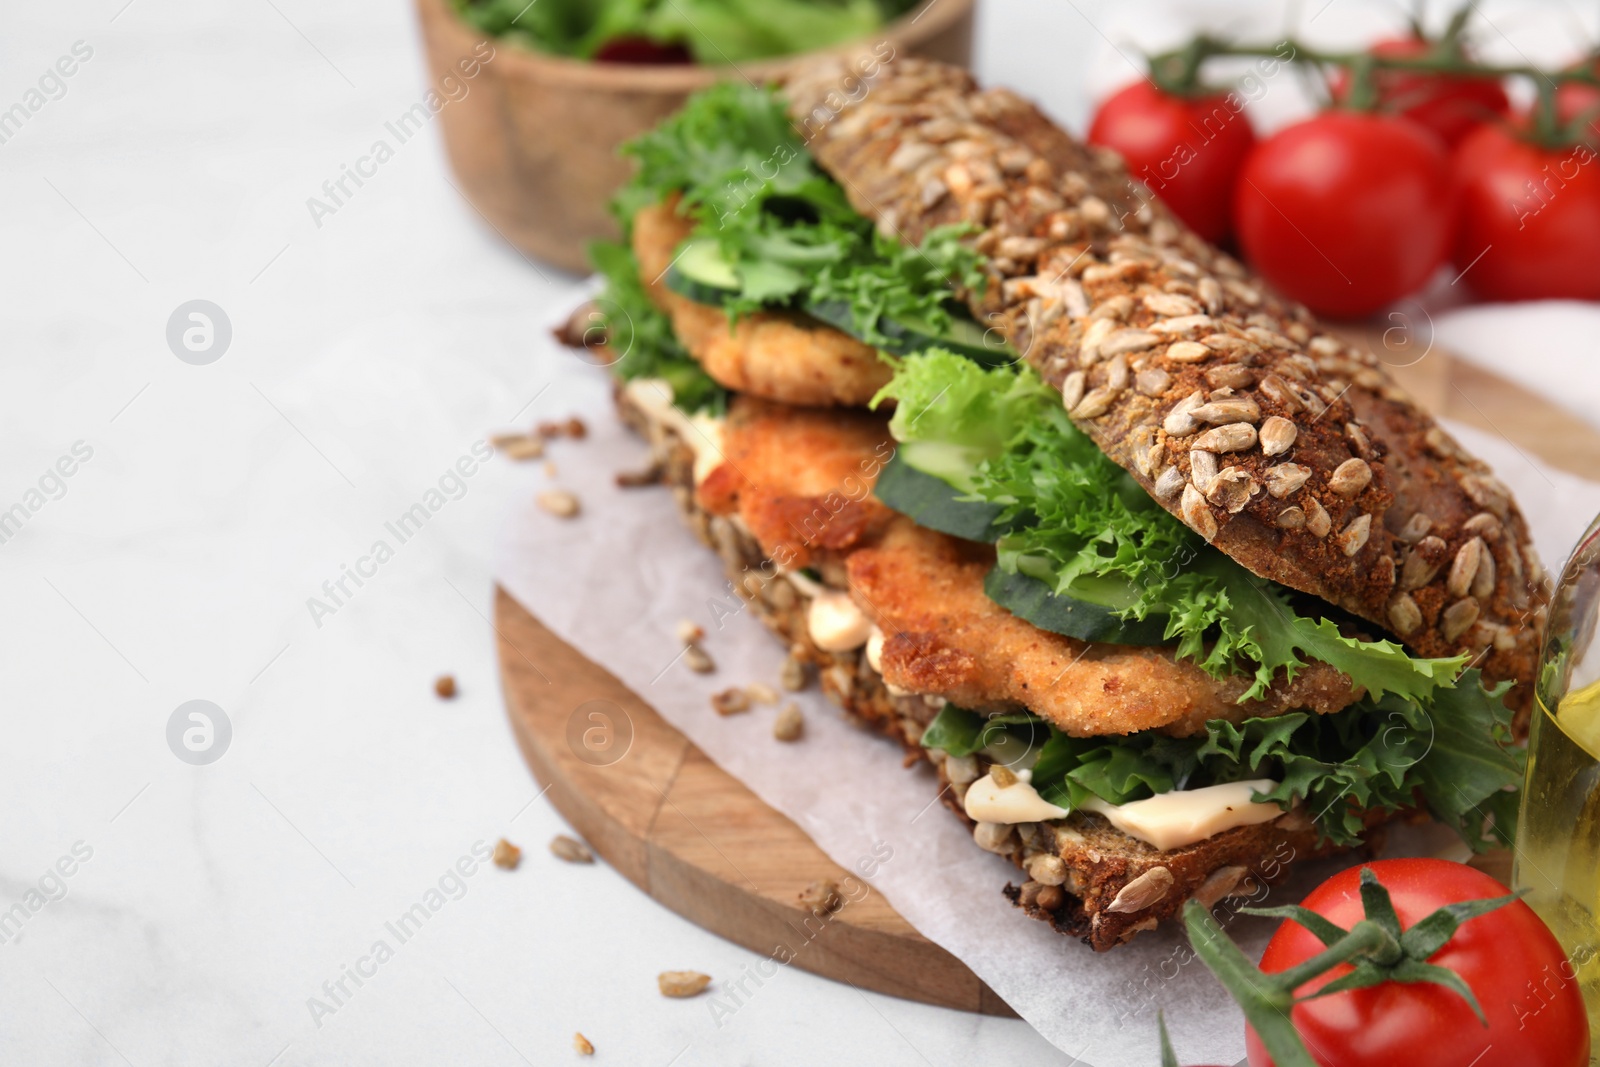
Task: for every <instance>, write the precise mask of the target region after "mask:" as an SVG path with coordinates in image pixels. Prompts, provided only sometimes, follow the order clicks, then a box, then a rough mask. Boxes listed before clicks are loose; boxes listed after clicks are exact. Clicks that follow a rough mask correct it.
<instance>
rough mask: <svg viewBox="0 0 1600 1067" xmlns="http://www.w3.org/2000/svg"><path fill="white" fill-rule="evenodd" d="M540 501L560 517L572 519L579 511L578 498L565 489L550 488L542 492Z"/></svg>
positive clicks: (544, 507) (551, 512)
mask: <svg viewBox="0 0 1600 1067" xmlns="http://www.w3.org/2000/svg"><path fill="white" fill-rule="evenodd" d="M538 503H539V506H540V507H541V508H543V509H544V510H546V511H548V512H549V513H550V514H552V515H554V516H556V517H557V518H559V519H570V518H572V517H573V516H574V515H576V514H577V513H578V498H577V497H576V496H574V495H573V494H572V493H569V492H567V491H566V490H565V489H548V490H546V491H545V492H543V493H540V494H539V496H538Z"/></svg>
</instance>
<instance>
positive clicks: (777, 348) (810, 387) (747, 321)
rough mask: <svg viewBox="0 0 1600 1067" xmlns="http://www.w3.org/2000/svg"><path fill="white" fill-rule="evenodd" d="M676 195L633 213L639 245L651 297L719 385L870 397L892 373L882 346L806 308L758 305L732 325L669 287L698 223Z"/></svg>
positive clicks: (764, 393)
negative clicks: (677, 258)
mask: <svg viewBox="0 0 1600 1067" xmlns="http://www.w3.org/2000/svg"><path fill="white" fill-rule="evenodd" d="M676 208H677V201H676V200H675V199H674V200H671V201H668V202H666V203H662V204H657V205H654V206H652V207H647V208H644V209H643V210H641V211H639V212H638V213H637V214H636V215H635V216H634V219H633V252H634V256H635V257H636V258H637V259H638V262H639V276H640V278H642V279H643V280H644V281H645V282H646V288H647V290H648V292H649V294H650V299H651V300H652V301H653V302H654V303H655V305H656V306H657V307H659V308H660V309H661V310H662V311H665V312H666V313H667V315H668V317H670V318H671V319H672V329H673V332H674V333H675V334H677V337H678V340H680V341H682V342H683V346H684V347H685V348H686V349H688V350H689V354H690V355H691V356H693V357H694V358H695V359H696V360H697V361H699V363H700V365H701V366H702V367H704V368H705V371H706V373H707V374H709V375H711V377H712V378H714V379H715V380H716V381H717V383H718V384H720V385H722V386H723V387H725V388H728V389H733V390H735V391H737V392H741V393H749V394H751V395H753V396H761V397H768V398H770V399H773V400H782V401H785V402H787V403H790V404H815V405H822V406H828V405H834V404H851V405H859V404H865V403H866V402H867V401H868V400H869V399H871V398H872V395H873V394H874V393H876V392H877V391H878V390H879V389H881V388H882V387H883V386H884V385H886V384H887V383H888V381H889V378H890V376H891V374H892V373H893V372H892V370H891V369H890V367H889V365H888V364H887V363H885V362H884V361H883V360H882V359H880V358H879V357H878V353H877V351H876V350H875V349H873V348H871V347H869V346H868V345H864V344H862V343H861V342H860V341H857V340H856V339H855V338H853V337H851V336H849V335H848V334H845V333H841V332H840V331H838V330H836V329H834V328H833V327H831V326H828V325H825V324H824V323H821V322H818V321H817V320H816V319H813V318H810V317H809V316H806V315H800V314H793V313H790V312H780V311H758V312H754V313H751V314H749V315H744V316H742V317H741V318H740V319H739V321H738V323H737V324H735V325H732V326H730V325H729V323H728V315H727V313H726V312H724V311H722V310H721V309H720V308H714V307H709V306H707V305H705V304H697V303H695V302H694V301H693V300H690V299H688V298H687V297H684V296H681V295H679V294H678V293H675V292H673V291H672V290H671V289H668V288H667V285H666V273H667V267H668V266H669V265H670V264H671V263H672V257H673V255H674V254H675V253H676V252H677V249H678V246H679V244H681V243H682V242H683V240H684V238H686V237H688V236H689V233H690V231H691V230H692V229H693V228H694V226H693V223H691V222H690V221H689V220H688V219H686V218H684V217H683V216H681V215H679V214H678V213H677V210H676Z"/></svg>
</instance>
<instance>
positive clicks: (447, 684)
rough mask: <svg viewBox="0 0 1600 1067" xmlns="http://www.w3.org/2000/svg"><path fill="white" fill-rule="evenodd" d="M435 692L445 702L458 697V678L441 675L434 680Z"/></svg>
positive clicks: (450, 675)
mask: <svg viewBox="0 0 1600 1067" xmlns="http://www.w3.org/2000/svg"><path fill="white" fill-rule="evenodd" d="M433 691H434V692H435V693H437V694H438V695H439V697H440V698H441V699H443V700H450V699H452V698H453V697H454V696H455V695H456V678H455V675H453V674H441V675H439V677H437V678H435V679H434V680H433Z"/></svg>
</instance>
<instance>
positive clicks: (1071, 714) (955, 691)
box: [699, 396, 1361, 737]
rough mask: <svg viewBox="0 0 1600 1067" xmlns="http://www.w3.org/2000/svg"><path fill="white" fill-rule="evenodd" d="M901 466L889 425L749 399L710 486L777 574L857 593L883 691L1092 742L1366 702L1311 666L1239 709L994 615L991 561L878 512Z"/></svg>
mask: <svg viewBox="0 0 1600 1067" xmlns="http://www.w3.org/2000/svg"><path fill="white" fill-rule="evenodd" d="M892 452H893V441H892V439H891V438H890V437H889V433H888V430H887V428H886V420H885V419H884V418H883V417H881V416H877V415H871V414H868V413H866V412H860V411H835V410H828V409H819V408H798V407H791V406H789V405H785V404H776V403H772V402H771V401H764V400H758V399H756V398H754V397H747V396H737V397H734V398H733V400H732V402H731V404H730V406H729V410H728V419H727V422H726V424H725V426H724V429H723V439H722V454H723V462H722V464H721V465H720V466H718V467H717V468H716V469H714V470H713V471H712V472H711V474H710V476H709V477H708V478H707V479H706V480H705V481H704V482H703V483H702V484H701V486H700V489H699V499H700V502H701V504H702V506H704V507H705V508H706V509H707V510H708V511H710V512H711V513H712V514H715V515H733V514H737V515H738V516H739V518H740V519H741V520H742V521H743V523H744V525H745V527H746V528H747V529H748V530H749V531H750V533H751V534H752V535H753V536H754V537H755V539H756V540H757V541H758V542H759V543H760V545H761V547H762V550H763V551H764V552H765V554H766V556H767V558H769V559H779V560H784V559H786V560H788V564H787V565H788V567H789V568H798V567H805V566H815V567H817V568H819V570H821V572H822V574H823V575H824V577H825V578H829V577H834V578H837V579H842V580H841V581H840V582H839V584H841V585H842V586H844V587H845V588H847V589H848V591H849V593H850V594H851V596H852V597H854V599H855V601H856V603H857V604H858V605H859V606H860V607H861V609H862V610H863V611H864V612H865V613H866V614H867V616H868V617H869V618H870V619H871V621H872V622H873V623H874V624H875V625H877V626H878V627H879V628H880V629H881V630H882V631H883V633H884V635H885V640H884V643H883V651H882V655H881V657H880V669H881V672H882V674H883V677H884V680H885V681H887V682H888V683H889V684H890V685H892V686H895V687H897V688H901V689H905V690H908V691H912V692H919V693H924V692H937V693H941V694H944V695H945V696H947V697H948V698H949V699H950V700H953V701H955V702H956V703H958V704H960V705H962V706H963V707H969V708H974V709H985V710H989V709H1004V708H1013V709H1014V708H1019V707H1021V708H1026V709H1028V710H1029V711H1032V712H1035V713H1037V714H1039V715H1042V716H1044V717H1045V718H1046V719H1048V720H1049V721H1050V722H1051V723H1052V724H1054V725H1055V726H1056V727H1058V728H1059V729H1061V730H1064V731H1066V732H1067V733H1069V734H1073V735H1076V736H1083V737H1091V736H1098V735H1103V734H1130V733H1135V732H1137V731H1140V730H1153V729H1160V730H1162V731H1164V732H1166V733H1170V734H1173V735H1180V736H1181V735H1185V734H1193V733H1198V732H1202V731H1203V730H1204V728H1205V723H1206V722H1207V721H1208V720H1213V719H1228V720H1230V721H1242V720H1244V719H1246V718H1250V717H1252V716H1263V715H1275V714H1281V713H1282V712H1284V711H1289V710H1311V711H1316V712H1319V713H1326V712H1332V711H1338V710H1339V709H1341V708H1343V707H1346V706H1348V705H1349V704H1350V703H1351V702H1352V701H1354V700H1356V699H1358V698H1359V697H1360V696H1361V691H1360V690H1358V689H1354V688H1352V687H1351V685H1350V680H1349V679H1348V678H1346V677H1345V676H1344V675H1342V674H1340V673H1339V672H1338V671H1336V670H1334V669H1333V668H1331V667H1328V666H1327V665H1326V664H1322V663H1312V664H1309V665H1308V666H1307V667H1306V668H1305V669H1304V670H1302V671H1301V672H1300V673H1299V674H1298V675H1297V676H1296V677H1295V679H1294V680H1293V681H1292V682H1289V681H1286V680H1284V679H1283V678H1281V677H1280V678H1279V679H1278V680H1277V681H1276V682H1275V683H1274V684H1273V686H1272V687H1271V688H1270V689H1269V690H1268V693H1267V696H1266V697H1265V698H1264V699H1262V700H1252V701H1248V702H1246V703H1244V704H1240V703H1238V702H1237V701H1238V698H1239V696H1240V695H1241V694H1242V693H1243V692H1244V691H1245V689H1246V688H1248V686H1249V679H1247V678H1245V677H1225V678H1220V679H1219V678H1213V677H1212V676H1211V675H1209V674H1207V673H1206V672H1205V671H1203V670H1201V669H1200V668H1199V667H1198V666H1196V665H1195V664H1194V663H1193V662H1189V661H1180V660H1176V659H1174V658H1173V655H1172V652H1171V650H1170V649H1167V648H1162V647H1151V646H1140V645H1111V644H1101V643H1094V642H1083V641H1077V640H1074V639H1073V638H1070V637H1065V636H1063V635H1061V634H1054V633H1048V632H1046V631H1044V630H1041V629H1039V628H1038V627H1036V626H1034V625H1032V624H1031V623H1028V622H1025V621H1024V620H1022V619H1019V618H1017V617H1016V616H1015V615H1013V614H1011V613H1010V612H1009V611H1006V610H1005V609H1004V608H1002V607H1000V606H999V605H998V604H996V603H995V602H994V601H992V600H990V599H989V597H988V596H986V595H985V594H984V591H983V579H984V575H985V574H987V573H988V571H989V568H990V567H991V566H993V564H994V549H993V548H992V547H991V546H989V545H980V544H974V543H973V542H970V541H962V540H959V539H958V538H954V537H950V536H948V535H946V534H942V533H938V532H936V531H933V530H928V529H924V528H923V527H920V526H918V525H917V524H916V523H915V522H913V521H912V520H911V519H909V518H907V517H906V516H904V515H900V514H898V513H897V512H894V511H891V510H889V509H888V508H886V507H885V506H884V505H883V504H881V503H879V502H878V501H877V500H876V499H875V498H874V497H872V496H871V491H872V484H873V481H874V479H875V478H876V476H877V473H878V471H879V470H880V469H881V468H882V466H883V464H884V463H885V462H886V461H887V459H888V457H889V456H890V455H891V454H892Z"/></svg>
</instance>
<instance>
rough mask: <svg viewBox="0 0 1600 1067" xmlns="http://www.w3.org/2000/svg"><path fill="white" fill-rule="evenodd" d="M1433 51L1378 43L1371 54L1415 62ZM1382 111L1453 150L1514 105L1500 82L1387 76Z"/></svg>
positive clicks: (1344, 85)
mask: <svg viewBox="0 0 1600 1067" xmlns="http://www.w3.org/2000/svg"><path fill="white" fill-rule="evenodd" d="M1432 47H1433V45H1432V44H1430V43H1429V42H1428V41H1424V40H1422V39H1421V38H1417V37H1397V38H1392V39H1390V40H1386V41H1379V42H1378V43H1377V44H1375V45H1373V46H1372V47H1371V48H1370V49H1368V51H1370V52H1371V53H1372V54H1373V55H1377V56H1393V57H1396V58H1400V59H1410V58H1416V57H1419V56H1424V55H1426V54H1427V53H1428V50H1429V49H1430V48H1432ZM1349 84H1350V77H1349V74H1348V73H1347V72H1346V71H1342V70H1341V71H1338V72H1336V73H1335V74H1334V76H1333V83H1332V90H1333V98H1334V100H1335V101H1342V100H1344V98H1345V94H1346V92H1347V91H1348V90H1349ZM1374 88H1375V89H1377V92H1378V106H1379V107H1380V108H1382V109H1384V110H1387V111H1392V112H1395V113H1396V114H1399V115H1402V116H1404V117H1405V118H1408V119H1410V120H1411V121H1412V122H1415V123H1416V124H1417V125H1419V126H1422V127H1424V128H1426V129H1429V130H1432V131H1433V132H1434V133H1435V134H1437V135H1438V136H1439V138H1440V139H1441V140H1443V141H1444V143H1445V144H1446V145H1454V144H1455V143H1456V142H1458V141H1460V140H1461V139H1462V138H1463V137H1465V136H1466V135H1467V134H1469V133H1471V132H1472V131H1473V130H1474V129H1476V128H1477V127H1479V126H1481V125H1483V124H1484V123H1486V122H1492V121H1494V120H1495V119H1497V118H1503V117H1504V116H1506V115H1507V114H1509V113H1510V111H1511V99H1510V98H1509V97H1508V96H1506V90H1505V87H1504V86H1502V85H1501V84H1500V81H1499V79H1497V78H1472V77H1460V76H1451V75H1448V74H1423V73H1419V72H1416V71H1409V70H1382V71H1377V72H1376V73H1375V74H1374Z"/></svg>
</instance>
